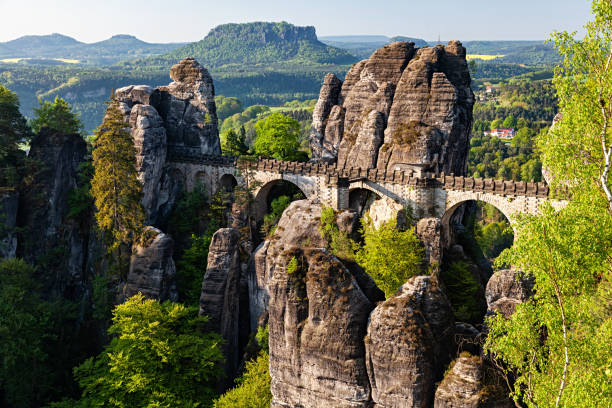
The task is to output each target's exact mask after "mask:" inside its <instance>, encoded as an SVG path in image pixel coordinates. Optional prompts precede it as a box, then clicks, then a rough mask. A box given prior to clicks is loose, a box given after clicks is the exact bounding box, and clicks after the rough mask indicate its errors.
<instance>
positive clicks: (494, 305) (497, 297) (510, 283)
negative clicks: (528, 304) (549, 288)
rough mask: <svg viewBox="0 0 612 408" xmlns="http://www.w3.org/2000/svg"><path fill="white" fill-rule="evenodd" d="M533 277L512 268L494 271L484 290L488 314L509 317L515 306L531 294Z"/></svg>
mask: <svg viewBox="0 0 612 408" xmlns="http://www.w3.org/2000/svg"><path fill="white" fill-rule="evenodd" d="M533 284H534V282H533V277H532V276H531V275H529V274H526V273H523V272H520V271H516V270H514V269H504V270H500V271H496V272H495V273H494V274H493V276H491V279H489V282H488V283H487V288H486V290H485V297H486V299H487V307H488V311H487V313H488V314H492V313H495V312H499V313H501V314H502V315H503V316H504V317H506V318H507V317H510V315H512V313H514V310H515V309H516V306H517V305H518V304H520V303H523V302H525V301H526V300H528V299H529V298H531V296H533Z"/></svg>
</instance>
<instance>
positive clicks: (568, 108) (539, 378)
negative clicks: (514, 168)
mask: <svg viewBox="0 0 612 408" xmlns="http://www.w3.org/2000/svg"><path fill="white" fill-rule="evenodd" d="M593 16H594V19H593V21H591V22H589V23H588V24H587V25H586V35H585V37H584V38H583V39H582V40H576V39H575V38H574V35H573V34H569V33H555V34H553V39H554V40H555V43H556V47H557V50H558V51H559V53H560V54H561V56H562V57H563V61H562V63H561V64H560V65H559V66H558V67H557V68H556V69H555V78H554V85H555V87H556V89H557V93H558V96H559V108H560V113H561V114H562V119H561V120H560V121H559V122H558V123H557V124H556V125H555V126H553V127H552V129H551V131H550V132H548V133H543V134H540V136H539V137H538V140H537V143H538V148H539V150H540V151H541V154H542V157H543V162H544V163H545V165H546V167H547V168H548V169H549V170H550V172H551V174H552V181H553V188H554V187H557V186H560V187H563V188H567V189H569V190H570V193H571V197H572V200H571V202H570V203H569V204H568V206H567V207H566V208H564V209H562V210H560V211H558V212H557V211H555V210H554V209H553V208H552V207H551V206H545V207H544V208H542V209H541V211H542V215H541V216H538V217H523V218H522V219H520V220H519V222H518V224H517V225H516V231H517V234H516V239H515V242H514V245H513V246H512V248H510V249H509V250H506V251H504V252H503V253H502V255H501V256H500V258H499V259H498V261H497V263H498V265H500V266H501V265H502V264H510V265H514V266H516V267H517V268H519V269H521V270H525V271H529V272H530V273H531V274H533V276H534V278H535V288H534V289H535V296H534V298H533V299H532V300H530V301H527V302H525V303H523V304H521V305H519V306H517V308H516V312H515V313H514V314H513V315H512V316H511V318H510V319H504V318H502V317H499V316H496V317H494V318H491V319H490V320H489V321H488V323H487V325H488V326H489V336H488V338H487V343H486V349H487V350H488V351H489V352H491V353H493V355H494V356H495V357H496V358H498V359H499V360H501V361H503V362H504V363H505V366H506V372H507V374H508V377H511V378H515V379H516V381H515V383H514V388H513V396H514V398H515V400H517V401H519V402H521V403H523V404H525V405H528V406H530V407H559V406H564V407H608V406H611V405H612V358H611V357H610V344H612V301H611V299H612V296H611V295H612V265H611V261H610V260H611V259H612V216H611V211H612V196H611V194H610V188H609V180H608V170H609V159H610V152H611V150H610V149H611V148H610V143H611V135H610V129H609V123H608V122H609V118H610V113H611V111H610V109H612V106H611V101H612V86H611V85H612V70H611V69H612V66H611V61H612V5H611V4H610V2H609V0H594V1H593Z"/></svg>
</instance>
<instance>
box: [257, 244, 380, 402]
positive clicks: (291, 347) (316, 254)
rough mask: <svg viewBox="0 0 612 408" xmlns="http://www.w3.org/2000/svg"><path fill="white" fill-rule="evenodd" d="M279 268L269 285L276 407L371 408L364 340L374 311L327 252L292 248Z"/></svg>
mask: <svg viewBox="0 0 612 408" xmlns="http://www.w3.org/2000/svg"><path fill="white" fill-rule="evenodd" d="M292 259H296V260H297V265H296V267H295V268H294V269H291V268H287V267H286V266H285V265H288V264H289V263H290V262H291V260H292ZM278 261H279V262H278V264H277V266H276V268H275V271H274V275H273V276H272V280H271V281H270V284H269V287H270V312H269V313H270V318H269V328H270V376H271V377H272V383H271V390H272V395H273V401H272V404H271V406H272V407H296V406H300V407H313V408H314V407H321V406H326V407H338V408H342V407H367V406H368V405H369V399H370V387H369V383H368V379H367V374H366V368H365V361H364V360H365V359H364V357H365V352H364V344H363V336H364V335H365V333H366V326H367V321H368V315H369V313H370V311H371V310H372V308H373V307H374V305H373V304H372V302H370V300H369V299H368V298H367V297H366V295H365V294H364V293H363V292H362V290H361V289H360V287H359V284H358V283H357V280H356V279H355V278H354V277H353V276H352V275H351V273H350V272H349V271H348V269H346V268H345V267H344V266H343V265H342V263H340V261H338V260H337V259H336V258H335V257H333V256H331V255H330V254H329V253H327V252H326V251H325V250H322V249H308V250H305V251H302V250H300V249H298V248H296V247H293V249H288V250H285V251H283V253H281V254H279V259H278Z"/></svg>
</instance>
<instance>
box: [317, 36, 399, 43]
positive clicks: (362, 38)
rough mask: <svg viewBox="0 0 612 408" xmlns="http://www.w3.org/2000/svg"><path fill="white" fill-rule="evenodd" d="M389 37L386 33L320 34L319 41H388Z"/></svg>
mask: <svg viewBox="0 0 612 408" xmlns="http://www.w3.org/2000/svg"><path fill="white" fill-rule="evenodd" d="M389 40H390V38H389V37H387V36H386V35H325V36H320V37H319V41H321V42H324V43H326V44H327V42H330V41H331V42H343V43H378V44H381V43H382V44H384V43H387V42H389Z"/></svg>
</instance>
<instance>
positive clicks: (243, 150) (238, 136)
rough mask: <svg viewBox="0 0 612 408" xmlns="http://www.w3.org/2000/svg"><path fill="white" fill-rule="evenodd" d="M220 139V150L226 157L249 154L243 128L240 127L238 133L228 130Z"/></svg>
mask: <svg viewBox="0 0 612 408" xmlns="http://www.w3.org/2000/svg"><path fill="white" fill-rule="evenodd" d="M221 139H222V143H221V150H222V151H223V154H224V155H226V156H242V155H244V154H247V153H248V152H249V147H248V146H247V145H246V131H245V130H244V126H241V127H240V130H239V131H238V132H236V131H235V130H234V129H230V130H228V131H227V132H225V133H224V134H223V135H222V137H221Z"/></svg>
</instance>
